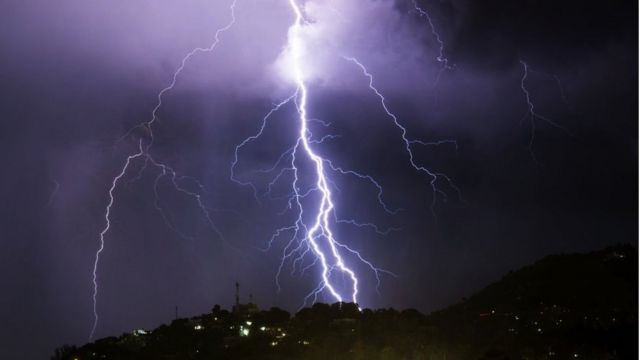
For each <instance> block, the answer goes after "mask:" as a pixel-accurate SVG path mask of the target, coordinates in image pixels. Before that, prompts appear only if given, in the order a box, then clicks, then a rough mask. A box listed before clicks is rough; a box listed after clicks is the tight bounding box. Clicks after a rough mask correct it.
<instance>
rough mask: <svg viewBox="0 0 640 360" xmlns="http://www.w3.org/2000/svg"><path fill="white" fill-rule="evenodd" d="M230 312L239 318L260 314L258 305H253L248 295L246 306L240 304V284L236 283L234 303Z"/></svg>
mask: <svg viewBox="0 0 640 360" xmlns="http://www.w3.org/2000/svg"><path fill="white" fill-rule="evenodd" d="M232 312H233V313H234V314H236V315H237V316H240V317H247V318H248V317H251V316H252V315H255V314H257V313H259V312H260V309H259V308H258V305H256V304H254V303H253V296H252V295H251V294H249V302H248V303H246V304H241V303H240V283H239V282H237V281H236V301H235V305H233V308H232Z"/></svg>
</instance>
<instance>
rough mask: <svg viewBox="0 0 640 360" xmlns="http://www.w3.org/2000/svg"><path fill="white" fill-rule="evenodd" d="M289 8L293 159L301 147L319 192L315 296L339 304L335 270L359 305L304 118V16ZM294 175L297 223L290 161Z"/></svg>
mask: <svg viewBox="0 0 640 360" xmlns="http://www.w3.org/2000/svg"><path fill="white" fill-rule="evenodd" d="M289 5H290V6H291V9H292V11H293V13H294V15H295V21H294V23H293V25H292V26H291V28H290V30H289V31H290V33H289V51H290V56H291V60H292V62H293V64H292V70H293V74H292V75H293V78H294V81H295V83H296V86H297V94H298V97H297V99H296V100H297V101H296V104H297V109H298V115H299V122H300V132H299V138H298V142H297V144H296V148H295V150H294V156H295V153H296V151H297V149H298V148H299V147H300V145H301V146H302V149H303V150H304V152H305V154H306V155H307V156H308V157H309V159H311V161H312V162H313V163H314V164H315V171H316V174H315V175H316V188H317V190H318V191H319V192H320V201H319V204H318V207H317V209H316V210H315V211H316V213H315V222H314V223H313V224H312V225H311V226H309V227H308V231H306V243H307V244H309V245H310V246H311V248H312V250H313V252H314V253H315V255H316V256H317V258H318V259H319V260H320V266H321V267H322V286H321V287H318V288H316V291H315V293H316V295H317V293H318V292H319V291H321V290H322V289H327V290H328V291H329V293H330V294H331V295H332V296H333V298H334V299H335V300H336V301H338V302H342V301H343V297H342V296H341V295H340V294H339V293H338V291H337V289H336V286H335V285H334V284H333V283H332V281H331V279H330V277H331V272H332V271H333V270H335V269H336V268H337V270H338V271H340V272H341V273H343V274H345V275H347V276H348V278H349V279H350V280H351V283H352V288H351V294H350V300H351V301H352V302H354V303H356V304H357V303H358V278H357V276H356V274H355V272H354V271H353V270H352V269H351V268H349V267H348V266H347V265H346V264H345V261H344V259H343V258H342V256H341V254H340V251H339V250H338V247H339V246H340V245H339V244H338V242H337V241H336V239H335V237H334V234H333V231H332V229H331V226H330V221H331V219H332V216H331V214H332V212H333V210H334V203H333V199H332V194H331V189H330V186H329V182H328V181H327V177H326V174H325V160H324V159H323V158H322V157H321V156H319V155H318V154H316V153H315V152H314V151H313V148H312V147H311V144H310V134H309V129H308V125H309V120H308V118H307V99H308V90H307V86H306V84H305V81H304V74H303V72H302V68H301V64H300V61H301V57H302V43H301V42H302V38H301V30H302V25H303V22H304V17H303V15H302V10H301V9H300V6H299V5H298V3H296V1H295V0H289ZM292 165H293V167H294V173H295V180H294V191H295V195H296V198H297V200H296V201H297V203H298V206H299V208H300V213H299V216H300V217H299V221H298V223H300V222H301V220H302V213H303V211H302V210H303V209H302V205H301V203H300V200H299V197H300V195H301V194H300V193H299V192H298V191H299V190H298V187H297V181H298V168H297V167H296V166H295V162H292ZM320 239H324V240H325V243H326V245H327V246H328V248H329V249H330V254H328V253H325V251H324V250H323V249H322V248H321V246H320V244H319V242H318V241H319V240H320ZM329 258H332V260H333V262H332V263H329Z"/></svg>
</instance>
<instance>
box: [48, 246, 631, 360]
mask: <svg viewBox="0 0 640 360" xmlns="http://www.w3.org/2000/svg"><path fill="white" fill-rule="evenodd" d="M637 269H638V258H637V252H636V250H635V249H634V248H633V247H631V246H618V247H612V248H607V249H604V250H602V251H597V252H593V253H589V254H570V255H554V256H549V257H546V258H544V259H542V260H540V261H538V262H536V263H535V264H533V265H530V266H527V267H524V268H522V269H520V270H517V271H514V272H511V273H509V274H507V275H506V276H505V277H504V278H503V279H501V280H500V281H497V282H496V283H494V284H491V285H489V286H487V287H486V288H485V289H483V290H481V291H479V292H478V293H476V294H475V295H473V296H471V297H469V299H465V300H463V301H462V302H461V303H458V304H455V305H452V306H450V307H449V308H446V309H444V310H441V311H438V312H434V313H432V314H430V315H428V316H424V315H422V314H421V313H419V312H418V311H416V310H412V309H409V310H404V311H400V312H399V311H396V310H394V309H379V310H369V309H365V310H363V311H361V312H360V311H358V308H357V306H356V305H355V304H333V305H327V304H315V305H313V306H312V307H311V308H305V309H303V310H301V311H299V312H298V313H296V314H295V315H294V316H293V317H291V316H290V315H289V313H287V312H286V311H283V310H280V309H276V308H272V309H270V310H268V311H258V309H257V307H255V306H254V305H252V304H249V305H250V306H245V305H243V306H241V307H238V308H237V309H236V311H233V312H229V311H226V310H222V309H220V307H219V306H216V307H214V309H213V310H212V312H211V313H208V314H203V315H201V316H197V317H193V318H190V319H178V320H175V321H173V322H172V323H171V324H170V325H162V326H160V327H159V328H157V329H154V330H151V331H149V330H136V331H134V332H132V333H127V334H123V335H121V336H119V337H109V338H105V339H100V340H98V341H96V342H94V343H91V344H87V345H84V346H82V347H80V348H75V347H68V346H67V347H63V348H60V349H58V350H57V351H56V355H54V357H53V359H74V358H77V359H92V358H96V359H98V358H106V359H211V358H216V359H300V358H304V359H449V360H451V359H568V358H572V359H577V358H579V359H637V338H638V331H637V330H638V327H637V322H638V312H637V304H638V297H637V292H638V287H637V284H638V277H637V275H638V274H637Z"/></svg>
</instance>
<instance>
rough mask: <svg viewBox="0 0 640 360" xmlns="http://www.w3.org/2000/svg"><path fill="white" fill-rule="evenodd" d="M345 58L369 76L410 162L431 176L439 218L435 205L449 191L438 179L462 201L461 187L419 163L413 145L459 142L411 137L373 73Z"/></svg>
mask: <svg viewBox="0 0 640 360" xmlns="http://www.w3.org/2000/svg"><path fill="white" fill-rule="evenodd" d="M344 59H345V60H347V61H350V62H352V63H353V64H355V65H356V66H357V67H358V68H360V70H361V71H362V74H363V75H364V76H365V77H366V78H367V80H368V82H369V84H368V85H369V89H370V90H371V91H372V92H373V93H374V94H375V95H376V96H377V97H378V99H380V106H381V107H382V109H383V110H384V112H385V113H386V115H387V116H388V117H389V118H390V119H391V120H392V121H393V124H394V125H395V127H397V128H398V129H400V132H401V137H402V141H403V142H404V145H405V150H406V153H407V156H408V160H409V164H410V165H411V166H412V167H413V168H414V169H415V170H417V171H418V172H421V173H423V174H426V175H427V176H428V177H429V178H430V180H429V184H430V186H431V190H432V192H433V197H432V200H431V213H432V214H433V216H434V218H437V217H436V212H435V206H436V203H437V199H438V195H441V196H442V197H443V199H445V200H446V199H447V198H448V196H447V193H446V192H445V191H443V190H441V189H440V188H439V187H438V184H437V183H438V180H442V181H444V182H445V183H447V184H448V186H449V187H451V188H452V189H453V190H454V191H455V192H456V193H457V195H458V199H460V200H461V201H462V195H461V192H460V189H459V188H458V187H457V186H456V185H455V183H454V182H453V181H452V180H451V178H450V177H449V176H448V175H446V174H444V173H441V172H435V171H432V170H430V169H429V168H427V167H426V166H424V165H421V164H418V163H417V162H416V160H415V155H414V154H413V150H412V145H416V144H417V145H442V144H454V145H455V147H456V149H457V147H458V144H457V142H456V141H455V140H440V141H435V142H426V141H422V140H415V139H409V137H408V133H407V128H406V127H404V126H403V125H402V124H401V123H400V121H399V120H398V117H397V116H396V115H395V114H394V113H393V112H391V110H389V107H388V106H387V101H386V99H385V97H384V95H383V94H382V93H381V92H380V91H379V90H378V88H376V86H375V85H374V79H373V75H372V74H371V73H370V72H369V71H368V70H367V68H366V67H365V66H364V65H363V64H362V63H361V62H360V61H358V59H356V58H354V57H344Z"/></svg>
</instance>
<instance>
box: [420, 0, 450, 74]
mask: <svg viewBox="0 0 640 360" xmlns="http://www.w3.org/2000/svg"><path fill="white" fill-rule="evenodd" d="M413 8H414V10H415V11H416V12H417V13H418V15H420V16H421V17H423V18H425V19H426V20H427V24H428V25H429V28H430V29H431V35H432V36H433V38H434V39H435V41H436V42H437V43H438V48H439V49H438V56H436V60H437V61H438V63H440V66H441V67H440V71H438V76H437V77H436V81H435V82H434V86H436V85H437V84H438V82H439V81H440V77H441V76H442V72H443V71H445V70H453V68H454V67H455V66H454V65H450V64H449V59H448V58H447V56H446V55H445V53H444V41H443V40H442V37H441V36H440V33H439V32H438V31H437V30H436V26H435V25H434V24H433V20H432V19H431V15H429V13H428V12H427V11H426V10H424V9H423V8H421V7H420V5H418V1H417V0H413Z"/></svg>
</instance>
